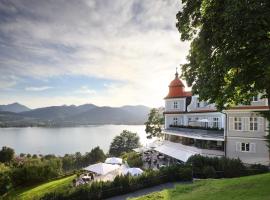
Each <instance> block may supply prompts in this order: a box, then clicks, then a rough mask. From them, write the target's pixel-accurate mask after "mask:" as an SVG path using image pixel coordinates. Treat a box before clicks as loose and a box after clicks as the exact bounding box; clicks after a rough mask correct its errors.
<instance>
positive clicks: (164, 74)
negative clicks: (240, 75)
mask: <svg viewBox="0 0 270 200" xmlns="http://www.w3.org/2000/svg"><path fill="white" fill-rule="evenodd" d="M180 9H181V6H180V0H76V1H74V0H57V1H55V0H23V1H22V0H1V1H0V104H9V103H13V102H19V103H21V104H24V105H26V106H28V107H30V108H37V107H45V106H52V105H64V104H66V105H71V104H74V105H81V104H85V103H93V104H96V105H99V106H122V105H146V106H149V107H158V106H162V105H163V104H164V100H163V98H164V96H166V94H167V93H168V85H169V83H170V81H171V80H172V79H173V78H174V74H175V69H176V67H178V68H179V66H180V65H181V64H184V63H185V61H186V56H187V54H188V50H189V44H188V43H186V42H181V41H180V35H179V33H178V31H177V29H176V27H175V23H176V17H175V15H176V13H177V11H178V10H180ZM179 71H180V72H181V69H180V70H179Z"/></svg>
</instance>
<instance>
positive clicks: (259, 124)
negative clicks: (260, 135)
mask: <svg viewBox="0 0 270 200" xmlns="http://www.w3.org/2000/svg"><path fill="white" fill-rule="evenodd" d="M263 121H264V118H263V117H258V131H260V132H261V131H265V130H264V126H263V125H264V123H263Z"/></svg>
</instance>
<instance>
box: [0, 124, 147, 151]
mask: <svg viewBox="0 0 270 200" xmlns="http://www.w3.org/2000/svg"><path fill="white" fill-rule="evenodd" d="M125 129H126V130H130V131H132V132H137V133H138V135H139V136H140V142H141V144H147V143H149V142H150V140H148V139H147V138H146V133H145V131H144V129H145V126H143V125H134V126H133V125H95V126H83V127H82V126H81V127H65V128H42V127H31V128H30V127H29V128H1V129H0V147H1V148H2V146H8V147H11V148H13V149H14V150H15V152H16V154H20V153H30V154H55V155H64V154H66V153H69V154H70V153H75V152H81V153H82V154H83V153H85V152H89V151H90V150H91V149H92V148H94V147H96V146H100V148H101V149H103V151H104V152H105V153H107V152H108V150H109V147H110V143H111V142H112V140H113V138H114V136H116V135H118V134H120V133H121V132H122V130H125Z"/></svg>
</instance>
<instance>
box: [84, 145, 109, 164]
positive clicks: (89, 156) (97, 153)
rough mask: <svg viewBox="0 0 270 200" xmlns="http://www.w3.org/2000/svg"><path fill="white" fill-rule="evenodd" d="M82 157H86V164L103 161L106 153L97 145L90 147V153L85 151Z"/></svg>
mask: <svg viewBox="0 0 270 200" xmlns="http://www.w3.org/2000/svg"><path fill="white" fill-rule="evenodd" d="M84 157H85V159H86V166H87V165H89V164H94V163H97V162H104V161H105V159H106V155H105V154H104V152H103V150H102V149H100V148H99V146H97V147H95V148H94V149H92V150H91V152H90V153H86V154H85V156H84Z"/></svg>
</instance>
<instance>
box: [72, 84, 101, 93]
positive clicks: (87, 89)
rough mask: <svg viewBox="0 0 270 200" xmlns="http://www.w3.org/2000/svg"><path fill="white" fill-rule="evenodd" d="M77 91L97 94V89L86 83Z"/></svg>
mask: <svg viewBox="0 0 270 200" xmlns="http://www.w3.org/2000/svg"><path fill="white" fill-rule="evenodd" d="M76 93H79V94H91V95H92V94H96V93H97V92H96V91H95V90H92V89H90V88H89V87H88V86H86V85H84V86H82V87H81V88H80V89H79V90H77V91H76Z"/></svg>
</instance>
